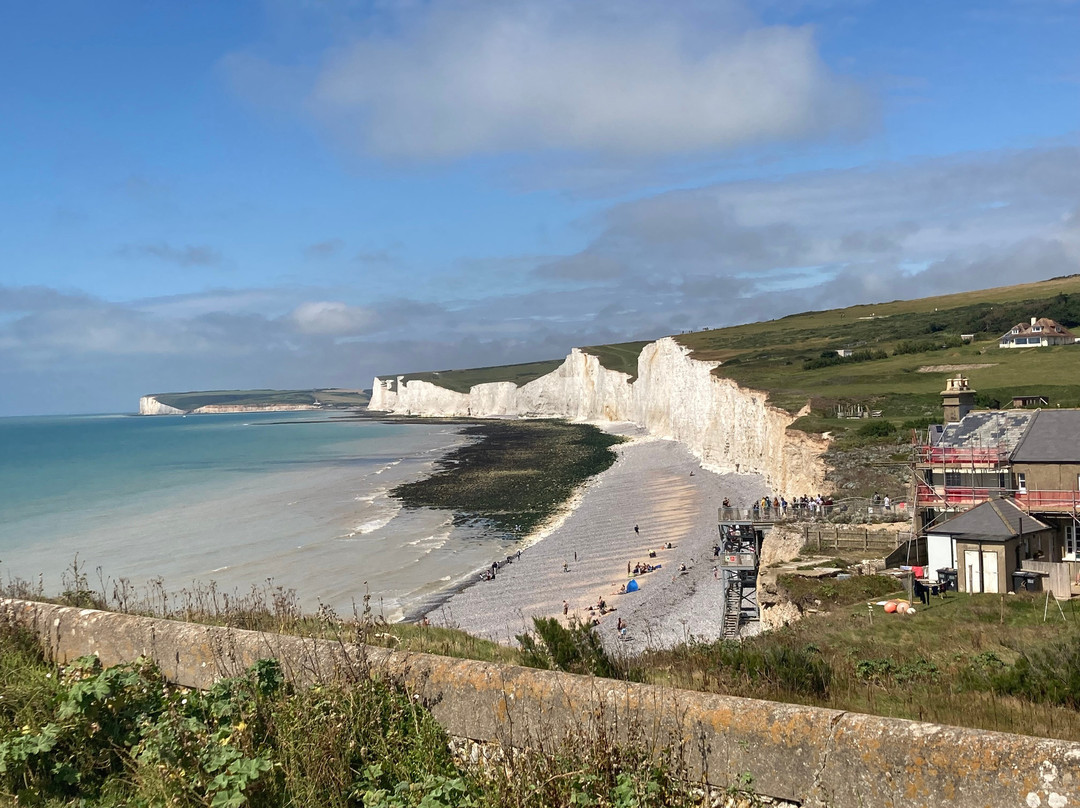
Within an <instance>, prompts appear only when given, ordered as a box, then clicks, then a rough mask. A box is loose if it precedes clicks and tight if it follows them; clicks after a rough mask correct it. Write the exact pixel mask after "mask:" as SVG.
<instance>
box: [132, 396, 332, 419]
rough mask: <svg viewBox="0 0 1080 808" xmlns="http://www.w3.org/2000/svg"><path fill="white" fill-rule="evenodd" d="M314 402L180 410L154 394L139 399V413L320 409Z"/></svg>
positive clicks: (232, 405)
mask: <svg viewBox="0 0 1080 808" xmlns="http://www.w3.org/2000/svg"><path fill="white" fill-rule="evenodd" d="M318 409H322V408H321V407H316V406H315V405H314V404H267V405H265V406H260V405H250V404H248V405H244V404H207V405H206V406H205V407H196V408H195V409H193V410H180V409H177V408H176V407H170V406H169V405H168V404H162V403H161V402H160V401H158V400H157V399H156V398H154V397H153V396H143V397H142V398H140V399H139V415H187V414H189V413H195V414H201V415H209V414H212V413H224V412H298V411H300V410H318Z"/></svg>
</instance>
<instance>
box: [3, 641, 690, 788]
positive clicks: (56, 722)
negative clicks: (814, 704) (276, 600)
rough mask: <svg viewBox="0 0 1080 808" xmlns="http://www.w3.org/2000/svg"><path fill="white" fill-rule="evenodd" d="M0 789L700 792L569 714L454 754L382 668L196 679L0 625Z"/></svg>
mask: <svg viewBox="0 0 1080 808" xmlns="http://www.w3.org/2000/svg"><path fill="white" fill-rule="evenodd" d="M0 674H2V677H3V678H2V680H0V714H2V717H3V718H4V719H5V721H4V722H3V724H2V725H0V802H4V803H5V804H12V803H13V804H16V805H46V806H68V805H70V806H75V805H78V806H80V807H82V806H102V807H103V808H108V807H110V806H153V805H177V806H209V807H210V808H227V807H230V806H231V807H233V808H237V807H238V806H253V807H254V808H258V807H259V806H312V805H317V806H328V807H329V808H336V806H342V807H343V808H344V806H365V808H414V807H417V806H423V808H439V807H440V806H447V808H449V806H474V808H488V807H489V806H490V807H491V808H494V806H521V807H522V808H524V807H525V806H537V808H539V807H540V806H560V805H566V806H569V805H597V806H613V807H614V806H618V807H620V808H635V807H640V808H644V806H665V805H672V806H691V805H699V804H701V800H702V798H703V797H702V794H701V792H700V791H698V790H696V789H693V788H692V787H690V786H689V785H687V784H686V783H685V782H684V781H683V780H682V779H680V777H678V776H676V775H682V774H683V773H684V771H685V770H684V769H683V768H682V765H681V762H680V760H679V759H678V756H677V755H675V756H674V757H673V758H671V759H669V760H667V761H664V762H661V761H657V760H655V759H653V758H652V757H651V756H650V755H648V754H647V753H646V752H645V751H644V749H645V744H643V743H638V744H634V743H631V744H629V745H623V746H616V745H615V744H614V743H613V742H612V741H611V740H610V739H609V738H607V737H605V736H604V735H603V733H602V731H600V730H589V729H584V728H583V729H582V730H581V731H580V732H579V733H577V734H576V735H575V736H574V737H567V738H566V739H564V741H563V742H562V743H560V744H554V745H552V744H548V745H547V746H545V744H543V743H537V744H534V745H530V746H531V748H530V750H527V751H518V752H515V753H514V754H510V753H508V752H506V751H504V750H501V749H498V748H494V749H492V750H490V751H491V756H490V760H491V763H489V764H488V765H486V766H485V765H481V766H464V765H463V764H462V762H461V761H460V759H459V758H456V757H455V756H454V754H452V753H451V749H450V744H449V739H448V738H447V736H446V735H445V734H444V733H443V731H442V729H441V728H440V727H439V725H438V724H437V723H436V722H435V720H434V718H433V717H432V716H431V714H430V713H429V712H428V711H427V710H426V709H424V708H423V706H421V705H419V704H417V703H416V702H415V701H414V700H412V699H410V698H409V697H408V696H407V695H406V694H403V693H401V692H399V691H398V690H396V689H395V688H394V687H392V686H390V685H388V684H387V683H385V682H380V681H378V680H374V679H369V678H367V677H366V676H365V677H358V678H357V679H356V680H355V681H349V682H340V683H335V684H323V685H320V686H316V687H311V688H299V687H295V688H294V687H292V686H290V685H289V684H288V683H286V682H285V680H284V678H283V676H282V673H281V670H280V668H279V667H278V665H277V663H275V662H272V661H267V660H264V661H261V662H259V663H257V664H256V665H255V666H253V667H252V668H251V669H249V670H248V671H246V672H245V673H244V674H243V675H242V676H239V677H236V678H232V679H226V680H223V681H221V682H219V683H218V684H217V685H215V686H214V687H213V688H211V689H210V690H208V691H205V692H201V691H197V690H189V689H186V688H179V687H175V686H172V685H169V684H168V683H167V682H165V681H164V679H163V677H162V675H161V673H160V671H158V670H157V669H156V668H155V667H154V666H153V665H152V664H151V663H150V662H148V661H147V660H144V659H140V660H138V661H137V662H135V663H132V664H129V665H119V666H116V667H112V668H107V669H102V667H101V665H100V663H99V662H98V661H97V659H96V658H94V657H85V658H82V659H80V660H77V661H76V662H75V663H73V664H71V665H69V666H66V667H64V668H60V669H56V668H53V667H51V666H49V665H47V664H45V663H44V662H43V660H42V659H41V658H40V655H36V654H35V653H34V650H33V648H32V643H31V642H30V641H29V640H27V639H26V638H25V637H22V636H21V635H19V633H18V632H15V631H13V630H10V629H0Z"/></svg>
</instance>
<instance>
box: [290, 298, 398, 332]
mask: <svg viewBox="0 0 1080 808" xmlns="http://www.w3.org/2000/svg"><path fill="white" fill-rule="evenodd" d="M289 320H290V321H291V322H292V324H293V325H294V326H295V327H296V329H297V330H298V331H299V332H300V333H302V334H319V335H324V336H351V335H355V334H362V333H365V332H367V331H370V330H371V329H372V327H373V326H374V325H375V323H376V321H377V315H376V313H375V311H374V310H372V309H369V308H364V307H363V306H349V305H347V304H345V303H341V302H337V301H326V300H321V301H309V302H307V303H301V304H300V305H299V306H297V307H296V308H295V309H294V310H293V311H292V313H291V314H290V315H289Z"/></svg>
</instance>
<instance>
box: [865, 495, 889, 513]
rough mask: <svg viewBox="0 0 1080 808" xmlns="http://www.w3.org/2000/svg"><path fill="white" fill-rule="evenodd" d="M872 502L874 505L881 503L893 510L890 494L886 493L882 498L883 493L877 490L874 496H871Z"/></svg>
mask: <svg viewBox="0 0 1080 808" xmlns="http://www.w3.org/2000/svg"><path fill="white" fill-rule="evenodd" d="M870 503H871V504H872V505H880V506H882V507H883V508H884V509H885V510H887V511H891V510H892V499H890V498H889V495H888V494H886V495H885V496H884V498H882V496H881V494H879V493H878V492H877V491H875V492H874V496H872V497H871V498H870Z"/></svg>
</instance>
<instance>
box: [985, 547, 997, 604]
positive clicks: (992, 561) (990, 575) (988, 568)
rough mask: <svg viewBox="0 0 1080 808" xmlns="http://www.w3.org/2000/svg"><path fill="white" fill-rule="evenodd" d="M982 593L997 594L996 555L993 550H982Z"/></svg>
mask: <svg viewBox="0 0 1080 808" xmlns="http://www.w3.org/2000/svg"><path fill="white" fill-rule="evenodd" d="M982 563H983V589H982V591H983V592H993V593H994V594H997V593H998V591H999V590H998V554H997V553H995V552H994V551H993V550H983V554H982Z"/></svg>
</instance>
